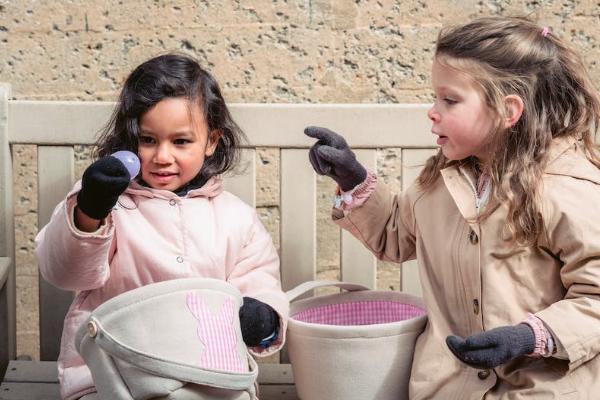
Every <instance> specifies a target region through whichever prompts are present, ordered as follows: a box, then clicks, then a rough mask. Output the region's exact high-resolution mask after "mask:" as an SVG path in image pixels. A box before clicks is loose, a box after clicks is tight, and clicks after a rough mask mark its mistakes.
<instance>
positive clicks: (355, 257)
mask: <svg viewBox="0 0 600 400" xmlns="http://www.w3.org/2000/svg"><path fill="white" fill-rule="evenodd" d="M354 153H355V154H356V159H357V160H358V161H359V162H360V163H361V164H362V165H364V166H365V167H366V168H368V169H370V170H372V171H376V168H377V151H376V150H354ZM341 235H342V246H341V251H342V254H341V278H342V279H341V280H342V281H344V282H350V283H359V284H361V285H365V286H367V287H369V288H371V289H374V288H375V281H376V280H377V260H376V258H375V257H374V256H373V254H372V253H371V252H370V251H369V249H367V248H366V247H365V246H363V245H362V243H360V241H359V240H358V239H356V238H355V237H354V236H352V235H351V234H350V232H348V231H346V230H343V229H342V231H341Z"/></svg>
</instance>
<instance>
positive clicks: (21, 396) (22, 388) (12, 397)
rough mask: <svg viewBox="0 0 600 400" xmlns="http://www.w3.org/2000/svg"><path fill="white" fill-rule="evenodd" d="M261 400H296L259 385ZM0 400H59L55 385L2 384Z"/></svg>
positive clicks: (286, 391)
mask: <svg viewBox="0 0 600 400" xmlns="http://www.w3.org/2000/svg"><path fill="white" fill-rule="evenodd" d="M260 399H261V400H298V395H297V394H296V389H295V387H294V386H292V385H261V386H260ZM0 400H60V388H59V386H58V384H57V383H18V382H3V383H2V384H1V385H0Z"/></svg>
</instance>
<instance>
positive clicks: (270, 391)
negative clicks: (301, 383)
mask: <svg viewBox="0 0 600 400" xmlns="http://www.w3.org/2000/svg"><path fill="white" fill-rule="evenodd" d="M259 397H260V400H299V399H300V398H299V397H298V394H297V393H296V387H295V386H293V385H260V389H259Z"/></svg>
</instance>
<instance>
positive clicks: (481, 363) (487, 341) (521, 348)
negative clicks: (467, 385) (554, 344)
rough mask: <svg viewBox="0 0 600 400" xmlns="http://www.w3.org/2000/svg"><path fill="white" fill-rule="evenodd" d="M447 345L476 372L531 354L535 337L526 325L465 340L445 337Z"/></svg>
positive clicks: (492, 331) (497, 330)
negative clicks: (475, 369)
mask: <svg viewBox="0 0 600 400" xmlns="http://www.w3.org/2000/svg"><path fill="white" fill-rule="evenodd" d="M446 344H447V345H448V347H449V348H450V350H451V351H452V353H454V355H455V356H456V357H457V358H458V359H460V360H461V361H462V362H464V363H465V364H468V365H470V366H472V367H475V368H495V367H497V366H498V365H501V364H504V363H507V362H508V361H510V360H512V359H513V358H517V357H519V356H523V355H525V354H530V353H533V350H534V349H535V334H534V333H533V329H531V328H530V327H529V325H527V324H518V325H515V326H502V327H499V328H494V329H492V330H489V331H486V332H481V333H476V334H475V335H471V336H469V337H468V338H466V339H463V338H461V337H459V336H448V337H447V338H446Z"/></svg>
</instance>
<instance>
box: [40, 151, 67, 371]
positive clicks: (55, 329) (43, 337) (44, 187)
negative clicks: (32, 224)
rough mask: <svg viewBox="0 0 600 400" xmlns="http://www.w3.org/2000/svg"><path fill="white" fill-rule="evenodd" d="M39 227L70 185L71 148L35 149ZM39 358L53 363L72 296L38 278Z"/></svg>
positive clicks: (47, 219) (58, 348) (45, 221)
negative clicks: (36, 156) (36, 154)
mask: <svg viewBox="0 0 600 400" xmlns="http://www.w3.org/2000/svg"><path fill="white" fill-rule="evenodd" d="M38 166H41V167H39V168H38V190H39V192H38V204H39V206H38V227H40V228H41V227H43V226H44V225H46V224H47V223H48V221H50V217H51V216H52V212H53V211H54V208H55V207H56V205H57V204H58V203H59V202H61V201H62V200H63V198H64V196H65V194H66V193H67V192H68V191H69V190H71V187H72V186H73V179H74V178H73V174H74V173H73V170H74V155H73V148H72V147H70V146H39V147H38ZM39 292H40V359H41V360H56V359H57V358H58V353H59V351H60V337H61V335H62V328H63V321H64V319H65V315H66V313H67V310H68V309H69V306H70V305H71V301H72V300H73V294H72V293H71V292H66V291H64V290H60V289H57V288H55V287H54V286H52V285H50V284H49V283H47V282H46V281H45V280H44V279H42V278H41V277H40V287H39ZM47 299H52V301H47Z"/></svg>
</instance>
